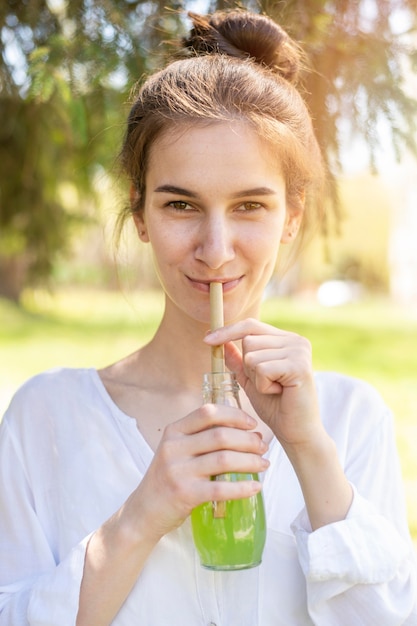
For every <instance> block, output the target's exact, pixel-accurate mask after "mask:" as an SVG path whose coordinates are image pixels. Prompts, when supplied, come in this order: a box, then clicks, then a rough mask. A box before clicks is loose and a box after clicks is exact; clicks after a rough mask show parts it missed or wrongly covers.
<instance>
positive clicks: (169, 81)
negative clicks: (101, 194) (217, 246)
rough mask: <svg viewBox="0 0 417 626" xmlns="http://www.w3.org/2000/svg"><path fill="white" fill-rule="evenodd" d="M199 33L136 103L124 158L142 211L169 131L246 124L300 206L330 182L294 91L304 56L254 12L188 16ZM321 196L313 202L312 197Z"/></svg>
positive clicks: (150, 80) (154, 77)
mask: <svg viewBox="0 0 417 626" xmlns="http://www.w3.org/2000/svg"><path fill="white" fill-rule="evenodd" d="M189 15H190V17H191V19H192V21H193V28H192V30H191V31H190V35H189V37H188V38H186V39H184V40H183V41H182V49H181V51H180V53H179V54H177V57H178V56H180V57H181V58H177V60H174V61H172V62H171V63H169V64H168V65H167V67H165V68H164V69H163V70H161V71H159V72H157V73H155V74H154V75H152V76H151V77H150V78H148V79H147V80H146V81H145V83H144V84H143V86H142V87H141V88H140V89H139V91H138V92H137V94H136V95H135V97H134V102H133V106H132V108H131V111H130V115H129V118H128V124H127V130H126V135H125V139H124V143H123V148H122V152H121V161H122V166H123V169H124V170H125V172H126V173H127V175H128V176H129V178H130V180H131V181H132V183H133V184H134V186H135V188H136V190H137V201H136V204H135V205H133V206H132V207H131V211H132V212H136V211H140V210H142V208H143V201H144V197H145V193H146V188H145V177H146V170H147V164H148V158H149V152H150V149H151V147H152V145H153V143H154V142H155V140H156V139H157V138H158V137H159V136H160V135H161V134H162V133H163V132H164V131H166V130H167V129H169V130H170V131H171V130H173V129H175V128H177V127H178V128H181V129H184V126H185V127H186V126H187V125H190V126H195V125H196V124H208V123H216V122H220V121H233V120H244V121H246V122H248V123H249V124H251V125H252V126H253V128H254V129H255V131H256V132H257V133H258V134H259V135H260V136H261V137H263V138H264V139H265V140H267V141H268V142H269V143H270V145H272V147H273V149H274V151H275V153H276V154H277V159H279V163H280V167H281V170H282V172H283V175H284V178H285V181H286V189H287V201H288V202H289V204H290V205H292V206H295V207H297V206H301V203H302V198H303V197H304V196H305V195H306V194H307V198H308V196H309V194H310V195H312V194H311V191H313V192H314V190H316V191H317V188H318V187H321V183H322V181H323V179H324V176H323V165H322V159H321V154H320V150H319V147H318V144H317V141H316V138H315V136H314V132H313V129H312V123H311V118H310V115H309V113H308V110H307V108H306V105H305V103H304V101H303V99H302V97H301V95H300V94H299V92H298V91H297V89H296V87H295V83H296V81H297V77H298V74H299V70H300V65H301V58H302V54H301V52H300V49H299V48H298V46H297V44H295V43H294V42H293V41H292V40H291V39H290V38H289V36H288V35H287V34H286V33H285V31H284V30H283V29H282V28H281V27H280V26H279V25H278V24H276V23H275V22H273V21H272V20H271V19H269V18H268V17H266V16H262V15H258V14H255V13H250V12H247V11H230V12H216V13H214V14H213V15H211V16H206V17H203V16H199V15H196V14H189ZM313 195H314V194H313Z"/></svg>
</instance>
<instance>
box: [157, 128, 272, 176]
mask: <svg viewBox="0 0 417 626" xmlns="http://www.w3.org/2000/svg"><path fill="white" fill-rule="evenodd" d="M219 165H221V166H223V167H224V168H225V173H226V170H227V171H229V173H230V169H231V168H235V175H237V174H238V172H239V170H243V171H246V172H248V171H249V172H250V171H256V172H258V173H259V172H260V171H264V172H265V174H266V173H268V174H269V175H278V176H280V175H281V164H280V159H279V155H278V154H277V150H276V147H275V148H274V147H273V145H272V144H271V143H269V142H267V141H266V140H265V139H263V138H262V137H260V136H259V133H257V132H256V130H255V128H254V127H253V126H252V125H251V124H250V123H249V122H245V121H241V120H235V121H221V122H205V123H194V124H190V123H185V124H177V125H175V126H174V127H170V128H168V129H166V130H165V131H163V132H162V133H161V135H160V136H159V137H158V138H157V139H156V141H155V142H154V144H153V145H152V147H151V149H150V153H149V167H148V172H149V170H157V171H159V173H161V169H162V168H169V169H172V170H177V171H178V170H181V169H183V168H187V170H188V171H189V172H190V173H191V171H193V170H195V169H199V168H201V167H204V168H206V169H209V170H212V171H216V173H219ZM220 171H221V170H220Z"/></svg>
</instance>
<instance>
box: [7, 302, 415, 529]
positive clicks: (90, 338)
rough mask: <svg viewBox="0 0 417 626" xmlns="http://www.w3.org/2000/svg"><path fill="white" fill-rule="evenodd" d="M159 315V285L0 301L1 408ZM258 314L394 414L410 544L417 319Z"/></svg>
mask: <svg viewBox="0 0 417 626" xmlns="http://www.w3.org/2000/svg"><path fill="white" fill-rule="evenodd" d="M162 312H163V296H162V294H161V293H160V292H159V291H156V292H146V293H145V292H138V293H129V294H126V295H121V294H120V293H117V292H100V291H94V290H75V291H71V290H67V291H63V292H59V293H56V294H55V295H53V296H52V295H50V294H48V293H45V292H40V291H39V292H28V293H27V294H25V298H24V307H23V308H17V307H15V306H14V305H12V304H10V303H8V302H6V301H2V300H0V319H1V324H0V349H1V355H2V359H1V362H0V374H1V378H0V413H1V414H3V412H4V410H5V409H6V406H7V404H8V402H9V401H10V398H11V396H12V393H13V391H14V390H15V389H16V388H17V387H18V386H19V385H20V384H22V383H23V382H24V381H25V380H26V379H27V378H29V377H30V376H32V375H34V374H36V373H38V372H40V371H42V370H45V369H49V368H52V367H59V366H69V367H101V366H104V365H107V364H109V363H111V362H113V361H115V360H117V359H119V358H121V357H123V356H125V355H127V354H129V353H131V352H133V351H134V350H136V349H137V348H138V347H139V346H141V345H143V344H144V343H146V341H147V340H149V338H150V337H151V336H152V334H153V332H154V330H155V328H156V326H157V324H158V322H159V320H160V319H161V316H162ZM262 315H263V319H264V320H265V321H267V322H269V323H272V324H274V325H275V326H279V327H281V328H284V329H287V330H291V331H293V332H297V333H300V334H303V335H304V336H306V337H307V338H308V339H309V340H310V341H311V343H312V345H313V348H314V352H313V353H314V366H315V369H317V370H336V371H339V372H342V373H345V374H348V375H351V376H356V377H360V378H364V379H366V380H367V381H369V382H370V383H371V384H373V385H374V386H375V387H376V388H377V389H378V390H379V392H380V393H381V395H382V396H383V398H384V399H385V401H386V402H387V404H388V405H389V406H390V407H391V409H392V410H393V412H394V415H395V423H396V432H397V443H398V449H399V453H400V458H401V463H402V468H403V476H404V484H405V490H406V495H407V502H408V509H409V522H410V528H411V531H412V533H413V537H414V539H415V540H417V449H416V448H417V420H416V412H417V315H415V312H413V311H405V310H403V309H400V308H398V307H395V306H393V305H390V304H387V302H384V301H381V302H377V301H370V302H363V303H357V304H352V305H349V306H345V307H339V308H332V309H329V308H327V309H326V308H323V307H320V306H319V305H318V304H316V303H314V302H310V301H308V302H304V301H297V300H295V301H290V300H283V299H277V298H275V299H270V300H266V301H265V302H264V304H263V314H262Z"/></svg>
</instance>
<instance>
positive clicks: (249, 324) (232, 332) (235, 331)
mask: <svg viewBox="0 0 417 626" xmlns="http://www.w3.org/2000/svg"><path fill="white" fill-rule="evenodd" d="M284 332H285V331H282V330H280V329H279V328H275V327H274V326H270V325H269V324H265V323H264V322H260V321H259V320H255V319H252V318H248V319H245V320H241V321H239V322H236V323H235V324H230V325H227V326H223V327H222V328H218V329H216V330H213V331H211V332H210V333H208V334H207V335H206V336H205V337H204V341H205V343H208V344H209V345H212V346H215V345H220V344H224V343H226V342H227V341H238V340H239V339H243V338H244V337H246V336H247V335H267V336H270V335H282V334H283V333H284Z"/></svg>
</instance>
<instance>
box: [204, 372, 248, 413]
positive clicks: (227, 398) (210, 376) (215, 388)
mask: <svg viewBox="0 0 417 626" xmlns="http://www.w3.org/2000/svg"><path fill="white" fill-rule="evenodd" d="M239 388H240V387H239V383H238V382H237V380H236V375H235V374H234V373H233V372H209V373H206V374H204V376H203V401H204V403H205V404H208V403H212V404H227V405H228V406H236V407H239V408H240V401H239Z"/></svg>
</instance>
